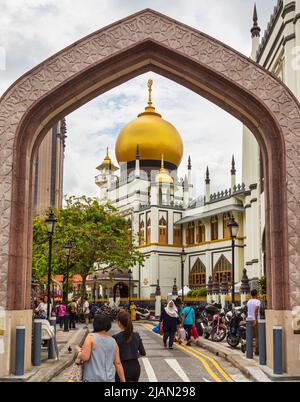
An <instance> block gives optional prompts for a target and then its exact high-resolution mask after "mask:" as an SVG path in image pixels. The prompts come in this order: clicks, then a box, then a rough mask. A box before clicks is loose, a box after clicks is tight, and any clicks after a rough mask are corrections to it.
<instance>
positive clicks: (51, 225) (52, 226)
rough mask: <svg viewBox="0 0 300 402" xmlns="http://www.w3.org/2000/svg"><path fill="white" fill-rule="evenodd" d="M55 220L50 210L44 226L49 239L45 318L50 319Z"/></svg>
mask: <svg viewBox="0 0 300 402" xmlns="http://www.w3.org/2000/svg"><path fill="white" fill-rule="evenodd" d="M56 224H57V220H56V218H55V215H54V213H53V212H52V211H51V212H50V214H49V217H48V219H47V220H46V226H47V231H48V240H49V258H48V285H47V295H48V302H47V319H48V320H49V319H50V304H51V303H50V289H51V277H52V240H53V234H54V232H55V229H56Z"/></svg>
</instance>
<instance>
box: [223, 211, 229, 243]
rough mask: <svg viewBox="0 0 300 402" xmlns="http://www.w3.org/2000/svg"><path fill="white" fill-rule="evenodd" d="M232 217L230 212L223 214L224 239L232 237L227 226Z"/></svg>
mask: <svg viewBox="0 0 300 402" xmlns="http://www.w3.org/2000/svg"><path fill="white" fill-rule="evenodd" d="M229 220H230V217H229V215H228V214H224V215H223V239H229V238H230V229H229V228H228V227H227V223H228V222H229Z"/></svg>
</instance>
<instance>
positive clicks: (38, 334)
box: [32, 320, 42, 367]
mask: <svg viewBox="0 0 300 402" xmlns="http://www.w3.org/2000/svg"><path fill="white" fill-rule="evenodd" d="M41 345H42V320H35V321H34V327H33V349H32V365H33V366H34V367H40V365H41V364H42V348H41Z"/></svg>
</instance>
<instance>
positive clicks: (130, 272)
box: [128, 269, 133, 307]
mask: <svg viewBox="0 0 300 402" xmlns="http://www.w3.org/2000/svg"><path fill="white" fill-rule="evenodd" d="M132 274H133V272H132V270H131V269H129V270H128V275H129V291H128V295H129V307H130V305H131V280H132Z"/></svg>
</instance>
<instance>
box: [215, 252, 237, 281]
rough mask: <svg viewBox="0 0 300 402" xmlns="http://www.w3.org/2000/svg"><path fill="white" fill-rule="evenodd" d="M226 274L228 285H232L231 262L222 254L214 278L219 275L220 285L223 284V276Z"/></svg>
mask: <svg viewBox="0 0 300 402" xmlns="http://www.w3.org/2000/svg"><path fill="white" fill-rule="evenodd" d="M224 273H225V274H226V278H227V281H228V283H231V278H232V265H231V263H230V262H229V260H228V259H227V258H226V257H225V255H224V254H222V255H221V257H220V258H219V259H218V261H217V263H216V265H215V266H214V273H213V277H215V275H217V278H218V281H219V283H221V282H222V276H223V274H224Z"/></svg>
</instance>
